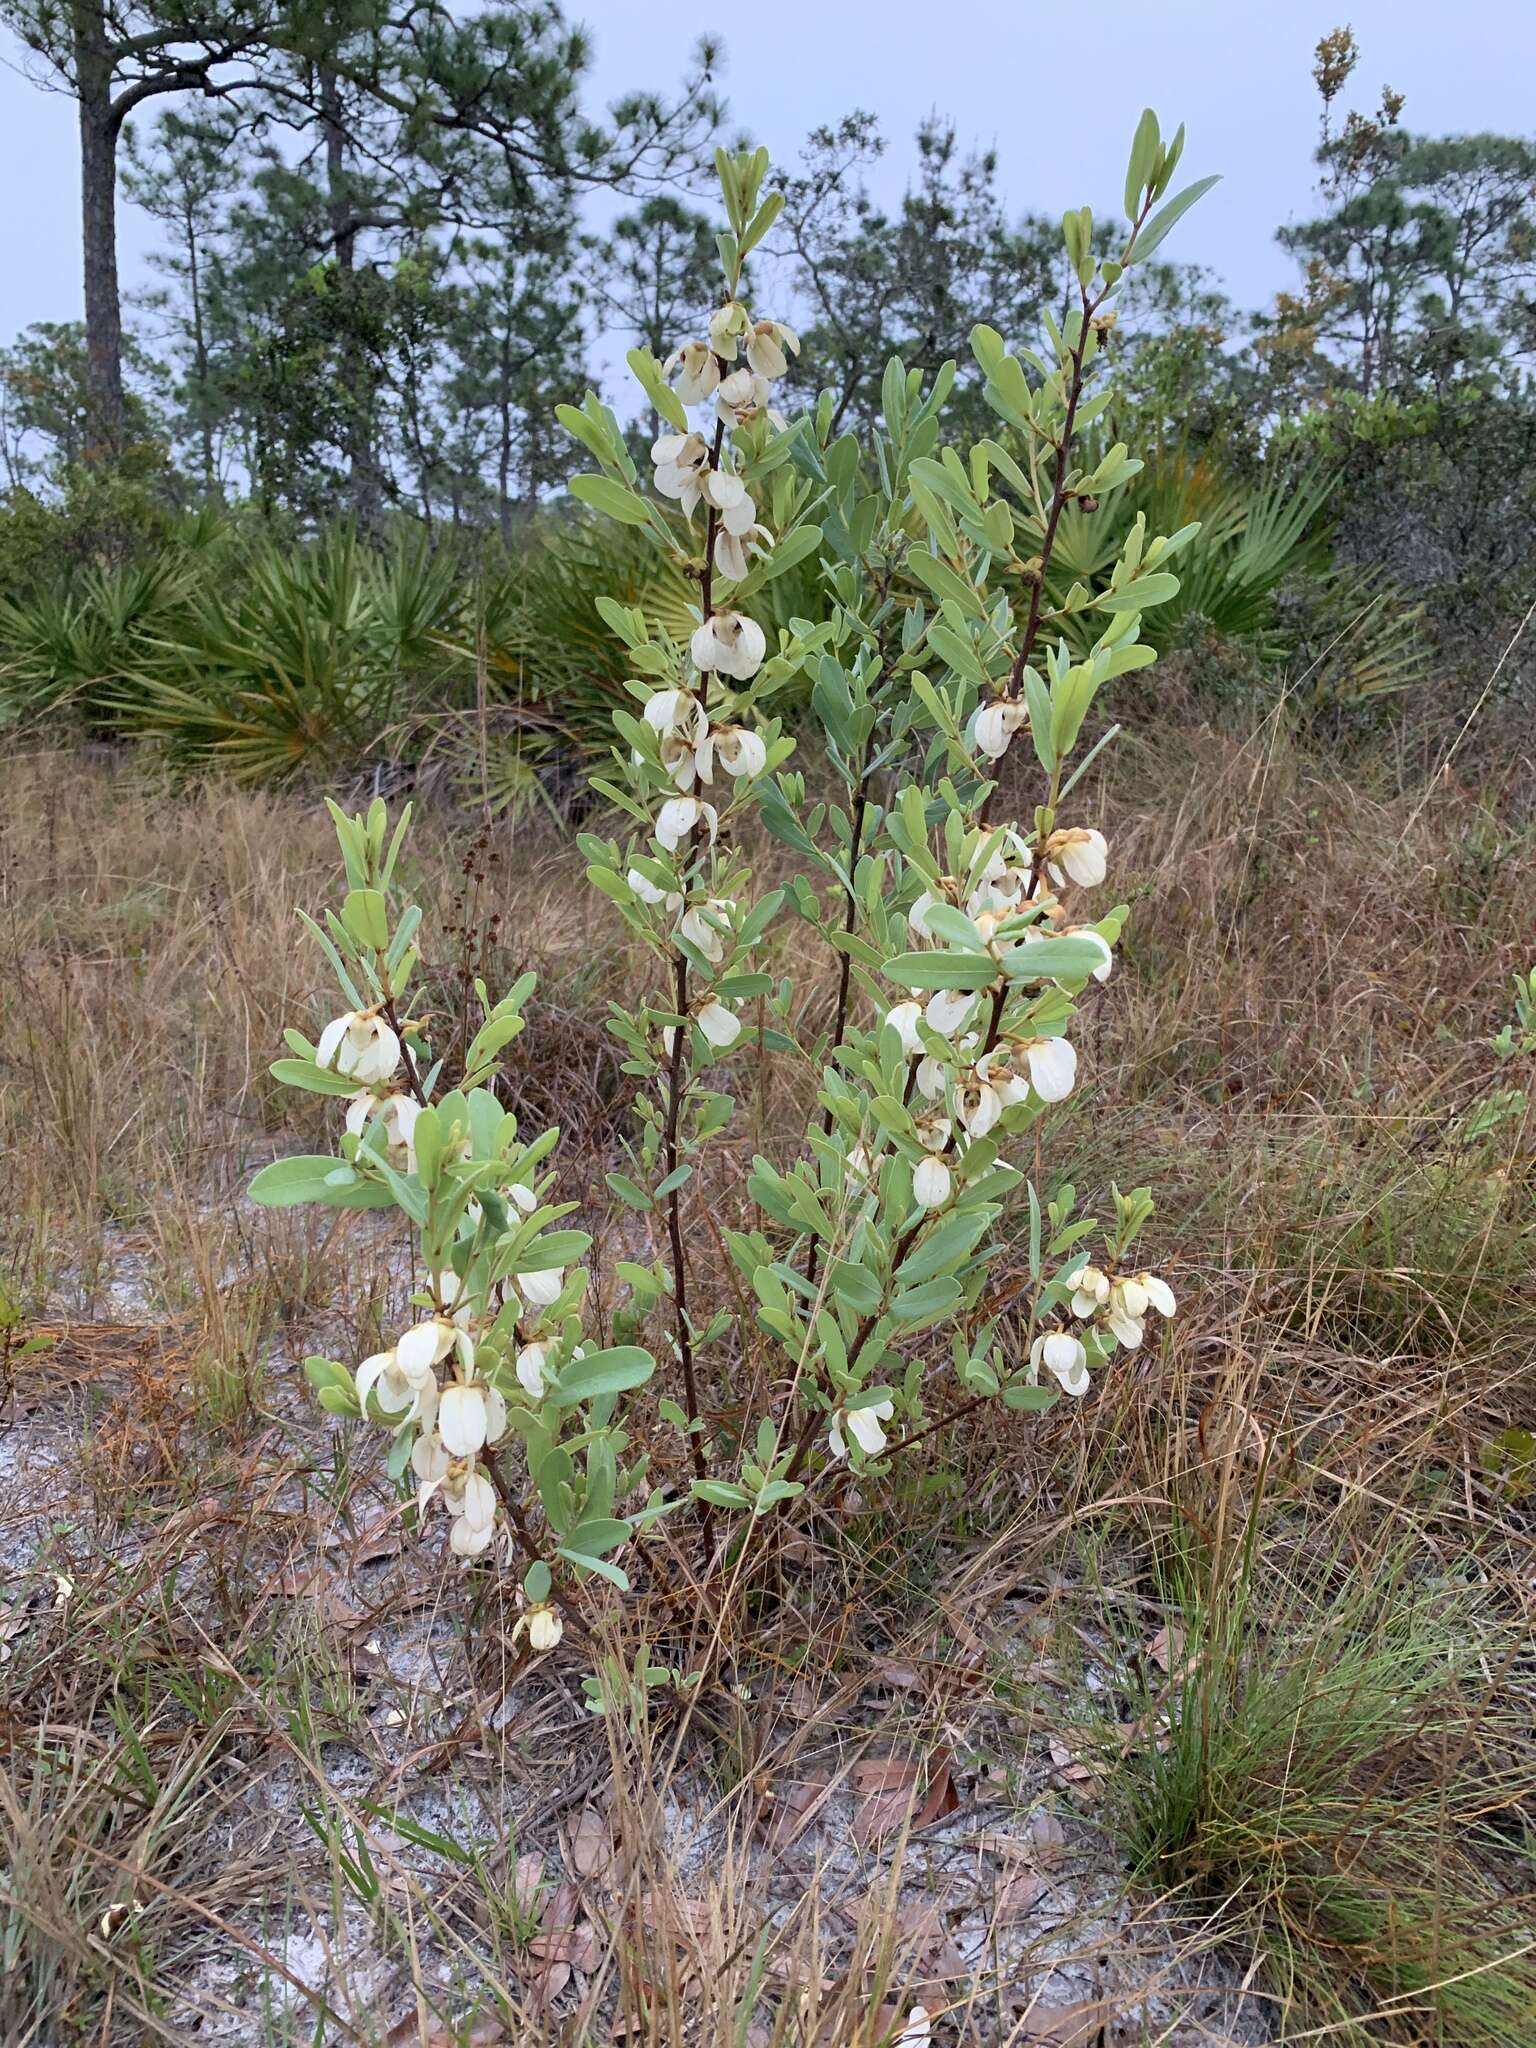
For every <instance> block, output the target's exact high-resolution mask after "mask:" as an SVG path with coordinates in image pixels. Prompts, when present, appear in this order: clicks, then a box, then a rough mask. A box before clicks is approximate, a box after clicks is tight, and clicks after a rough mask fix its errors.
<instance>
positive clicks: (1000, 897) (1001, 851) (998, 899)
mask: <svg viewBox="0 0 1536 2048" xmlns="http://www.w3.org/2000/svg"><path fill="white" fill-rule="evenodd" d="M1034 864H1035V856H1034V850H1033V848H1032V847H1031V846H1030V844H1029V841H1028V840H1027V839H1025V838H1024V837H1023V835H1022V834H1021V833H1020V832H1018V831H1017V830H1016V829H1015V827H1013V826H1012V825H1009V826H1008V827H1007V828H1006V829H1005V831H1004V833H1003V836H1002V839H1001V840H1000V842H999V843H998V845H997V846H995V847H994V848H993V850H992V852H991V853H990V854H989V855H988V857H987V861H986V865H985V866H984V867H983V869H982V871H981V873H980V874H979V875H978V876H977V877H976V883H975V887H974V888H973V889H972V890H971V893H970V895H969V897H968V898H967V899H966V905H965V908H966V912H967V915H968V916H970V917H973V918H976V917H983V916H985V915H986V914H987V913H988V912H992V913H1001V914H1003V915H1007V914H1008V913H1010V912H1012V911H1015V910H1018V909H1019V908H1020V907H1021V905H1022V904H1024V903H1025V902H1026V901H1028V899H1029V890H1030V882H1031V880H1032V878H1033V873H1034Z"/></svg>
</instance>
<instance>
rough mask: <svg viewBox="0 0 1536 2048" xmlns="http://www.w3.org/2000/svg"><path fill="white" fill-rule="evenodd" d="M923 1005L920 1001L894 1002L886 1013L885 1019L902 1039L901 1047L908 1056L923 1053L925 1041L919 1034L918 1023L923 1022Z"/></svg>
mask: <svg viewBox="0 0 1536 2048" xmlns="http://www.w3.org/2000/svg"><path fill="white" fill-rule="evenodd" d="M922 1016H923V1006H922V1004H921V1003H918V1002H911V1001H909V1002H905V1003H893V1004H892V1006H891V1008H890V1009H888V1010H887V1011H886V1013H885V1021H886V1023H887V1024H889V1025H890V1027H891V1028H892V1030H893V1031H895V1033H896V1034H897V1036H898V1037H899V1038H900V1040H901V1049H902V1051H903V1052H904V1053H906V1055H907V1056H908V1058H911V1057H912V1056H913V1055H914V1054H916V1053H921V1051H922V1049H923V1041H922V1039H921V1038H920V1037H919V1036H918V1030H917V1027H918V1025H919V1024H920V1023H921V1022H922Z"/></svg>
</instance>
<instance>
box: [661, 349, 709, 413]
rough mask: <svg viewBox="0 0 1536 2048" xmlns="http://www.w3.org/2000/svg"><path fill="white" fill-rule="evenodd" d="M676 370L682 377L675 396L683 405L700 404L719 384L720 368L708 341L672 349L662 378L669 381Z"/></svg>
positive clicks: (663, 369) (662, 367) (663, 368)
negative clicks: (680, 372)
mask: <svg viewBox="0 0 1536 2048" xmlns="http://www.w3.org/2000/svg"><path fill="white" fill-rule="evenodd" d="M678 369H680V370H681V371H682V373H683V374H682V375H681V376H680V377H679V378H678V380H677V387H676V388H677V395H678V397H679V398H680V399H681V400H682V401H683V404H684V405H700V404H702V403H703V401H704V400H705V399H706V398H708V397H709V396H710V394H711V392H713V391H714V389H715V387H716V386H717V385H718V384H719V382H720V365H719V364H718V363H717V362H716V361H715V352H714V350H713V349H712V348H711V347H710V345H709V343H708V342H707V341H685V342H684V343H683V345H682V347H681V348H675V349H673V351H672V353H671V355H669V356H668V357H667V360H666V361H665V362H664V363H663V364H662V366H661V374H662V375H663V377H667V378H670V377H671V375H672V372H673V371H674V370H678Z"/></svg>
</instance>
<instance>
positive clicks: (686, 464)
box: [651, 434, 709, 519]
mask: <svg viewBox="0 0 1536 2048" xmlns="http://www.w3.org/2000/svg"><path fill="white" fill-rule="evenodd" d="M651 460H652V462H654V463H655V465H656V475H655V483H656V488H657V490H658V491H660V492H661V495H662V496H663V497H664V498H676V499H677V500H678V501H679V502H680V504H681V505H682V508H683V511H684V513H685V514H686V515H687V517H688V518H690V519H691V518H692V517H693V512H694V507H695V506H696V505H697V504H698V502H699V499H700V498H701V497H702V496H703V492H704V481H705V478H706V477H707V476H708V475H709V446H708V443H707V442H706V441H705V439H704V436H703V435H702V434H663V435H662V437H661V439H660V440H659V441H653V442H652V443H651Z"/></svg>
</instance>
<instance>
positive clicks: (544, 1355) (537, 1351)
mask: <svg viewBox="0 0 1536 2048" xmlns="http://www.w3.org/2000/svg"><path fill="white" fill-rule="evenodd" d="M554 1348H555V1347H554V1345H553V1343H551V1342H550V1341H548V1340H547V1339H546V1340H545V1341H544V1342H543V1343H534V1344H525V1345H524V1346H523V1348H522V1349H521V1351H519V1352H518V1354H517V1359H516V1361H515V1364H514V1367H513V1370H514V1371H515V1372H516V1374H517V1379H518V1384H519V1386H520V1387H521V1388H522V1390H523V1392H524V1393H525V1394H526V1395H527V1396H528V1398H529V1400H530V1401H542V1400H543V1398H544V1395H545V1392H546V1390H547V1388H548V1386H549V1375H548V1371H547V1367H548V1365H549V1355H550V1353H551V1352H552V1351H553V1350H554Z"/></svg>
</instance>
